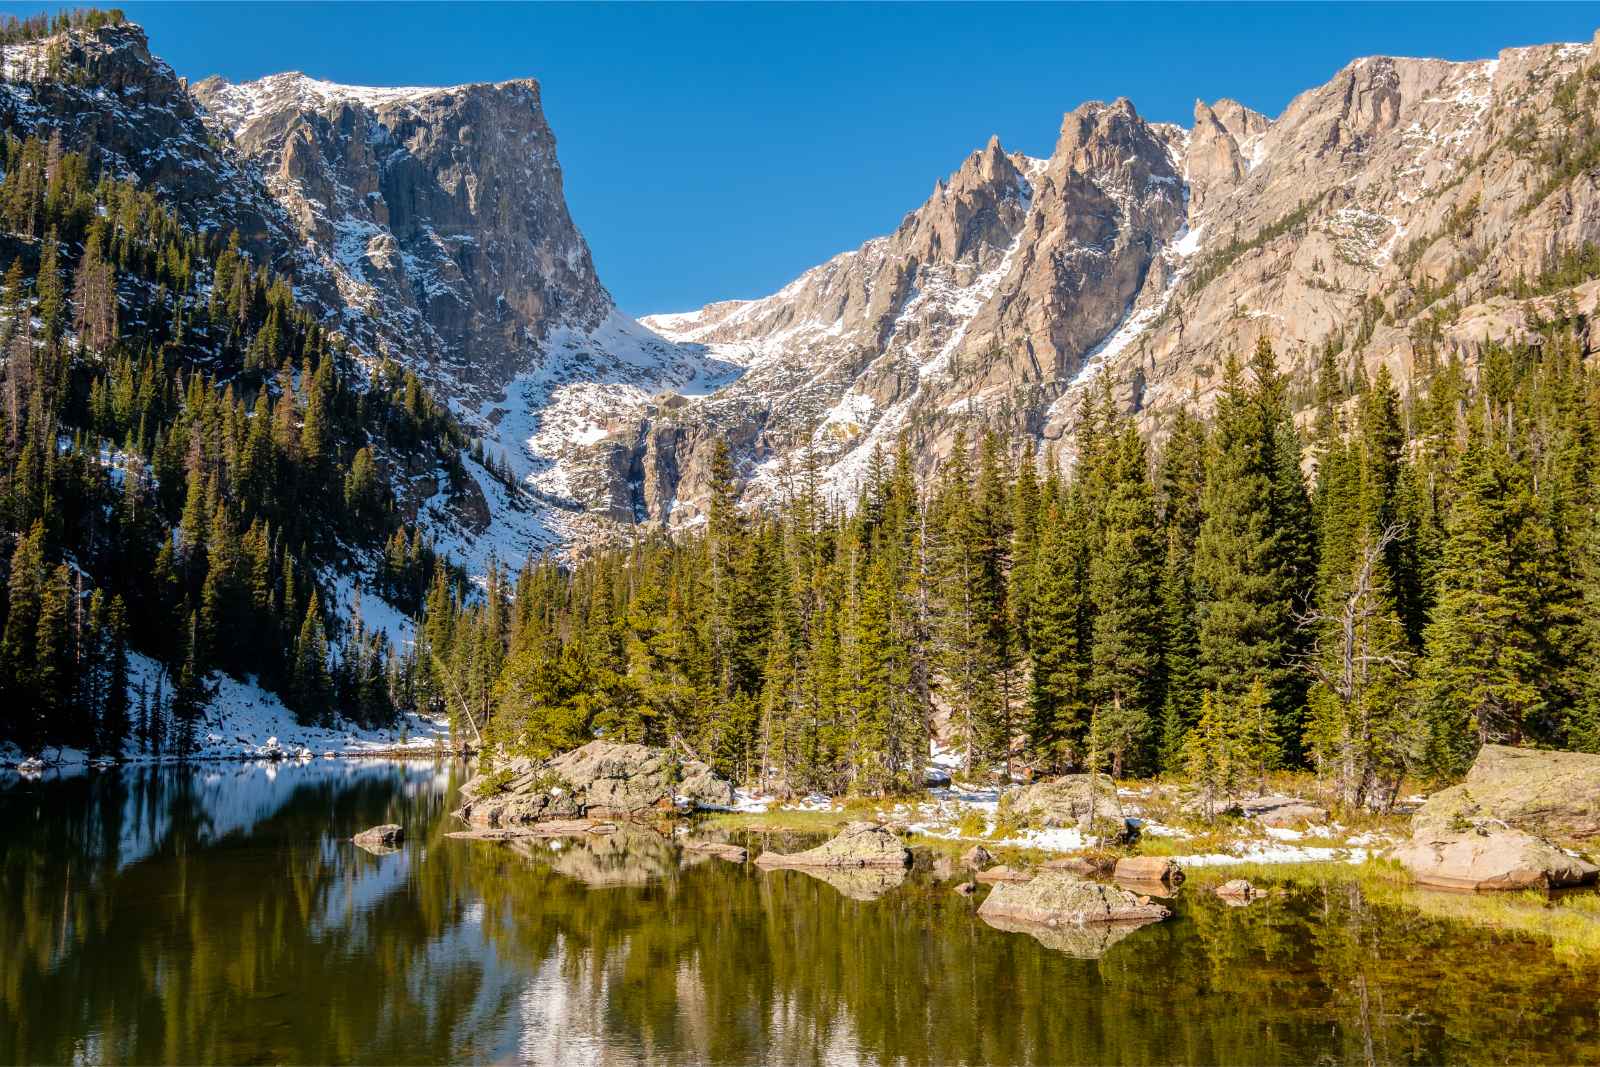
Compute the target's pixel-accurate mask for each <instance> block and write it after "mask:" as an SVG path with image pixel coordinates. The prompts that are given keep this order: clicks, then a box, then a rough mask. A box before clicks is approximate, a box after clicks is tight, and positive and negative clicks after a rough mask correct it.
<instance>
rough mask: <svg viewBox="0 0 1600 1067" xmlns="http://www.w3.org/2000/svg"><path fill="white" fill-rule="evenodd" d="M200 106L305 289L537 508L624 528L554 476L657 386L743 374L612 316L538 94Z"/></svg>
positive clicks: (217, 88)
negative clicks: (272, 214) (424, 385)
mask: <svg viewBox="0 0 1600 1067" xmlns="http://www.w3.org/2000/svg"><path fill="white" fill-rule="evenodd" d="M191 92H192V94H193V96H194V97H195V99H196V100H197V101H198V102H199V104H200V106H201V112H200V113H201V115H202V117H203V118H204V121H205V123H206V124H207V127H208V128H209V129H210V130H211V132H212V133H213V134H214V135H215V136H216V137H217V138H219V139H223V140H225V141H227V142H228V143H230V144H231V145H232V146H233V148H234V149H235V151H236V152H237V153H238V155H239V156H240V157H241V159H242V160H243V165H244V166H245V167H246V168H247V169H249V170H250V171H251V173H252V174H253V175H255V176H257V177H258V178H259V181H260V184H261V185H262V187H263V188H264V189H265V190H266V191H267V192H268V193H269V194H270V196H271V197H272V198H273V200H274V201H275V202H276V204H277V206H278V207H279V208H280V209H281V211H282V213H283V214H284V216H285V217H286V218H287V220H288V222H289V226H290V227H291V229H292V230H293V231H294V238H295V241H296V242H297V243H298V246H299V255H300V263H299V269H298V275H299V276H300V277H304V278H310V279H312V280H314V281H319V282H322V283H324V284H322V286H321V296H322V298H323V299H324V301H325V302H326V303H327V304H328V306H329V307H330V308H333V309H336V310H335V311H333V312H331V314H333V315H334V317H335V321H337V323H338V325H339V328H340V329H341V330H342V331H344V332H346V333H348V334H349V335H351V336H352V337H354V338H356V339H357V340H358V342H359V343H361V344H362V345H363V346H364V347H365V348H366V349H367V350H369V351H371V352H374V353H380V354H392V355H393V356H394V357H395V358H397V359H400V360H402V361H404V362H405V363H406V364H407V365H409V366H412V367H414V368H416V369H418V370H419V371H420V372H421V373H423V374H424V375H425V376H426V377H427V379H428V380H429V381H430V382H431V383H432V384H433V385H434V387H435V388H436V389H438V390H439V391H441V392H442V393H443V394H444V395H445V396H447V397H448V398H449V399H450V400H451V401H452V403H453V404H454V406H455V407H456V409H457V410H458V411H459V412H460V413H461V414H462V415H463V416H465V417H466V418H468V420H469V421H470V422H472V424H473V425H474V426H475V427H476V428H477V429H478V430H479V431H481V432H482V433H483V434H484V435H485V437H486V439H487V441H488V444H489V448H490V454H491V456H493V457H494V458H496V459H503V460H504V462H505V463H506V464H507V466H508V467H509V468H510V469H511V470H512V471H514V472H515V474H516V475H517V476H518V478H519V479H522V480H524V482H525V483H531V485H532V486H533V487H534V488H535V491H536V492H537V493H538V494H540V495H541V496H543V497H544V499H545V501H546V503H553V504H555V505H558V506H559V507H563V508H566V509H568V510H569V511H570V510H571V509H576V508H579V507H582V506H585V505H588V506H594V505H597V504H598V505H600V506H599V507H598V509H597V510H599V511H600V513H602V514H609V515H610V516H611V517H614V518H619V519H625V520H629V521H631V520H632V519H633V517H634V515H633V511H632V508H631V506H629V504H628V503H627V501H626V500H621V501H619V502H617V504H616V505H615V506H614V507H607V506H606V504H607V503H608V502H607V501H603V500H596V499H595V498H594V497H593V496H592V495H585V494H584V492H583V481H582V474H581V472H579V473H574V472H573V471H570V470H568V469H567V467H566V466H565V465H564V463H563V461H564V460H565V459H567V458H568V457H569V456H570V455H571V454H572V452H573V451H574V449H575V448H580V449H581V447H582V445H583V444H584V443H585V442H587V441H588V440H589V439H591V438H595V437H598V436H603V435H604V434H605V433H606V432H607V428H608V424H609V423H610V422H611V421H613V420H615V419H616V418H617V417H618V414H619V413H621V412H630V411H633V410H635V409H639V408H642V407H643V406H644V405H645V404H646V403H647V401H648V399H649V398H650V397H651V396H653V395H655V394H657V393H659V392H661V391H662V390H663V389H668V388H671V389H675V390H680V391H690V392H693V391H696V390H697V389H698V390H703V389H708V388H710V387H712V386H714V385H716V384H720V383H722V382H725V381H727V380H728V379H730V378H731V377H733V376H735V375H736V373H737V369H736V368H734V367H732V366H731V365H727V364H725V363H722V362H720V361H715V360H707V359H706V358H705V355H704V351H703V349H702V348H701V347H700V346H682V345H677V344H673V343H670V342H667V341H665V340H664V339H662V338H661V337H659V336H657V335H655V334H653V333H651V332H650V331H649V330H647V329H644V328H643V327H641V326H639V325H638V324H637V323H635V322H633V321H632V320H631V319H629V318H628V317H627V316H625V315H623V314H621V313H620V312H619V311H618V310H617V308H616V305H615V303H614V302H613V300H612V298H611V295H610V293H608V292H607V291H606V289H605V287H604V286H603V285H602V284H601V283H600V280H599V278H598V277H597V276H596V275H595V270H594V263H593V260H592V259H591V257H590V254H589V248H588V245H587V244H586V243H585V242H584V239H583V236H582V234H580V233H579V232H578V230H577V227H576V226H575V225H574V224H573V221H572V217H571V215H570V214H569V213H568V210H567V205H566V200H565V196H564V194H563V191H562V177H561V166H560V163H559V161H558V160H557V158H556V143H555V137H554V135H553V134H552V132H551V130H550V126H549V124H548V123H547V122H546V121H545V118H544V113H543V110H542V108H541V106H540V101H539V84H538V82H536V81H534V80H533V79H531V78H528V79H519V80H515V81H508V82H500V83H497V84H492V85H491V84H480V85H464V86H455V87H450V88H401V89H383V88H369V87H361V86H348V85H335V84H332V83H329V82H325V81H318V80H316V79H313V78H309V77H307V76H305V75H304V74H299V73H289V74H277V75H273V76H271V77H268V78H263V79H261V80H259V81H255V82H247V83H241V84H233V83H229V82H226V81H224V80H222V79H220V78H216V77H212V78H207V79H205V80H203V81H200V82H198V83H196V84H195V85H194V86H193V87H192V89H191ZM626 476H627V472H621V473H620V475H619V477H622V478H626ZM490 510H491V515H492V513H493V511H494V509H492V508H491V509H490ZM569 520H570V515H569V514H565V513H563V512H562V511H559V510H558V511H555V512H554V513H552V514H551V515H550V516H549V521H550V522H551V523H552V524H553V525H555V526H557V527H561V526H564V525H565V523H566V522H567V521H569ZM489 539H490V540H495V538H493V537H492V536H491V537H490V538H489ZM509 547H511V548H513V549H518V548H521V549H524V550H525V548H526V547H527V546H526V545H524V544H522V543H520V542H516V543H513V544H512V545H511V546H509ZM515 554H520V552H517V553H515Z"/></svg>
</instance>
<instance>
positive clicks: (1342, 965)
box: [0, 759, 1600, 1065]
mask: <svg viewBox="0 0 1600 1067" xmlns="http://www.w3.org/2000/svg"><path fill="white" fill-rule="evenodd" d="M466 777H467V770H466V768H465V767H464V766H462V765H461V764H458V763H453V762H448V761H446V762H426V761H383V760H364V761H362V760H343V759H340V760H315V761H310V762H304V763H295V762H287V763H200V764H193V765H188V766H165V767H156V766H148V765H146V766H139V765H130V766H121V767H114V768H110V769H106V770H99V771H89V772H86V773H78V774H76V775H71V776H53V775H46V776H45V777H43V778H39V779H24V778H20V777H17V776H14V775H13V776H7V777H4V778H0V946H3V954H0V1062H4V1063H76V1062H82V1063H225V1064H233V1063H460V1062H496V1063H498V1062H531V1063H551V1064H562V1065H576V1064H584V1063H669V1064H677V1063H684V1064H699V1063H737V1064H746V1063H798V1064H821V1063H858V1062H860V1063H905V1064H969V1063H971V1064H977V1063H1045V1064H1068V1063H1097V1064H1098V1063H1129V1064H1142V1063H1173V1062H1185V1063H1236V1064H1282V1063H1443V1062H1451V1063H1504V1062H1512V1063H1540V1062H1546V1063H1585V1062H1587V1063H1593V1062H1596V1061H1597V1060H1600V957H1596V956H1593V955H1585V954H1577V955H1574V954H1571V953H1563V952H1561V951H1558V950H1557V949H1556V948H1555V947H1553V945H1552V943H1551V941H1550V940H1549V939H1547V938H1544V937H1541V936H1539V935H1537V934H1533V933H1527V932H1513V931H1510V930H1507V929H1504V928H1498V929H1497V928H1491V927H1486V926H1483V925H1481V924H1472V923H1468V922H1463V921H1460V919H1459V918H1457V917H1456V916H1454V915H1453V914H1452V907H1453V906H1454V898H1452V897H1451V896H1450V895H1448V894H1419V893H1417V892H1415V891H1410V892H1407V891H1403V890H1400V889H1397V888H1395V887H1392V886H1389V885H1387V884H1385V883H1382V882H1379V881H1374V880H1373V879H1372V878H1370V877H1364V876H1363V875H1362V874H1361V873H1359V872H1358V871H1357V870H1356V869H1354V868H1349V867H1343V868H1340V867H1336V866H1327V867H1322V866H1318V867H1315V868H1311V867H1307V868H1305V869H1301V870H1294V871H1290V870H1287V869H1281V870H1277V871H1275V870H1274V869H1264V870H1259V871H1257V870H1252V872H1251V877H1252V878H1254V879H1256V880H1257V882H1258V884H1261V885H1263V886H1265V887H1267V888H1268V889H1270V890H1272V893H1271V895H1269V896H1268V897H1266V898H1265V899H1262V900H1258V901H1256V902H1254V903H1251V904H1250V905H1248V906H1245V907H1233V906H1230V905H1228V904H1227V903H1224V902H1223V901H1222V900H1220V899H1219V898H1217V897H1216V896H1215V895H1214V894H1213V893H1211V892H1210V891H1209V888H1207V886H1208V884H1212V883H1207V882H1206V880H1205V878H1204V877H1200V876H1197V877H1192V878H1191V879H1190V881H1189V883H1187V884H1186V885H1185V886H1184V887H1183V888H1182V889H1180V890H1179V891H1178V892H1177V893H1176V895H1175V897H1174V898H1173V899H1172V900H1171V901H1169V902H1168V903H1169V906H1171V907H1172V909H1173V912H1174V914H1173V916H1172V918H1170V919H1168V920H1166V921H1164V922H1159V923H1156V924H1153V925H1150V926H1146V927H1142V928H1139V929H1136V930H1131V931H1122V932H1119V933H1118V934H1116V935H1115V936H1100V935H1095V936H1079V935H1078V932H1076V931H1059V932H1052V933H1055V934H1056V935H1057V936H1047V935H1046V934H1041V935H1040V936H1032V935H1030V934H1029V933H1027V932H1014V931H1007V930H1002V929H997V928H994V927H992V926H990V925H989V924H988V923H986V922H985V921H984V920H983V919H982V918H980V917H979V916H978V914H977V902H978V901H980V900H982V898H983V891H980V892H979V893H978V894H976V895H972V896H964V895H961V894H958V893H956V892H954V891H953V887H954V885H955V884H956V882H955V881H954V880H952V877H951V874H950V872H949V870H948V864H939V863H935V862H932V857H933V854H932V853H931V852H930V851H929V850H926V849H918V851H917V856H918V859H917V862H916V864H915V865H914V866H913V867H912V869H911V870H910V871H908V872H907V873H906V874H905V875H904V877H903V878H902V877H900V875H899V872H892V873H889V874H885V873H883V872H846V873H844V874H841V875H829V876H827V877H818V876H817V875H816V874H813V873H810V872H806V871H799V870H775V871H770V872H763V871H761V870H759V869H757V868H756V867H755V865H754V864H734V863H730V862H726V861H724V860H722V859H718V858H713V857H710V856H707V855H705V854H701V853H693V852H687V851H685V850H683V849H682V848H681V847H680V843H681V841H682V840H684V839H685V837H686V836H688V835H701V834H707V835H730V834H731V836H732V837H733V839H734V840H736V841H737V842H739V843H742V844H746V845H748V846H750V848H751V852H752V853H755V852H758V851H760V850H761V849H762V848H766V847H772V848H778V849H781V850H786V851H787V850H790V849H795V848H802V847H806V846H809V845H811V844H814V843H816V841H817V840H819V839H820V838H819V837H817V835H814V834H813V835H806V834H800V833H794V832H771V833H763V832H760V831H753V830H750V829H737V830H731V831H730V830H728V829H727V828H726V827H722V826H719V825H718V824H717V822H716V820H715V819H714V818H712V819H702V820H699V821H697V822H696V823H693V824H691V827H690V829H689V830H688V832H687V834H685V833H683V832H679V833H677V834H674V833H672V832H671V828H670V827H669V828H668V832H667V833H665V834H664V833H661V832H658V831H657V830H656V829H654V828H649V827H639V828H631V827H628V826H626V825H622V826H619V828H618V830H617V832H615V833H611V834H606V835H585V836H582V837H577V838H565V839H539V838H523V839H518V840H514V841H501V842H496V841H474V840H462V839H458V838H451V837H448V836H446V835H447V834H448V833H449V832H450V831H453V830H458V829H460V828H461V827H460V824H459V822H458V821H457V820H456V819H455V818H454V817H453V816H452V815H451V814H450V812H451V811H452V810H453V808H454V807H456V791H457V788H458V786H459V783H460V782H461V781H463V780H465V778H466ZM386 822H395V823H400V824H402V825H403V826H404V827H405V828H406V831H407V836H406V839H405V841H404V843H403V845H402V846H401V847H400V848H399V849H398V850H396V851H393V852H390V853H387V854H372V853H369V852H367V851H363V850H362V849H360V848H358V847H356V846H355V845H353V844H352V843H351V841H350V837H351V835H352V834H354V833H356V832H357V831H359V830H362V829H365V828H366V827H368V826H372V825H374V824H378V823H386ZM1196 873H1197V875H1198V874H1199V873H1200V872H1196ZM1229 873H1232V872H1229ZM941 874H942V875H943V877H941ZM1280 875H1281V877H1280ZM957 877H960V876H957ZM1596 921H1597V922H1600V912H1597V913H1596Z"/></svg>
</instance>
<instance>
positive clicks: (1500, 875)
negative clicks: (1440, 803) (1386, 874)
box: [1393, 826, 1600, 889]
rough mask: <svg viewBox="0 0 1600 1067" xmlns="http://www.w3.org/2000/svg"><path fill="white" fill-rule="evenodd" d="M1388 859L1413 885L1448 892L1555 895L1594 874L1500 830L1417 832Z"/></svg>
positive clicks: (1543, 845)
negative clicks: (1504, 891) (1554, 891)
mask: <svg viewBox="0 0 1600 1067" xmlns="http://www.w3.org/2000/svg"><path fill="white" fill-rule="evenodd" d="M1393 855H1394V858H1395V859H1396V860H1398V861H1399V862H1400V865H1401V866H1403V867H1404V868H1405V869H1406V870H1408V871H1410V872H1411V876H1412V877H1413V878H1415V879H1416V880H1417V881H1418V882H1420V883H1422V884H1423V885H1432V886H1441V887H1444V888H1448V889H1556V888H1560V887H1562V886H1573V885H1587V884H1589V883H1591V882H1593V881H1595V878H1596V876H1597V874H1600V868H1597V867H1595V865H1594V864H1592V863H1587V862H1585V861H1584V860H1581V859H1579V858H1578V857H1576V856H1572V855H1569V854H1568V853H1566V852H1565V851H1563V850H1562V849H1560V848H1557V847H1556V846H1555V845H1552V844H1551V843H1550V842H1548V841H1545V840H1543V839H1541V838H1538V837H1535V836H1533V835H1532V834H1526V833H1523V832H1522V831H1521V830H1512V829H1509V828H1507V827H1503V826H1502V827H1499V828H1495V827H1492V826H1478V827H1473V828H1469V829H1466V830H1454V831H1453V830H1439V831H1430V830H1427V829H1419V830H1417V831H1415V832H1414V833H1413V834H1412V837H1411V840H1410V841H1408V842H1406V843H1405V844H1404V845H1401V846H1400V847H1399V848H1397V849H1395V851H1394V853H1393Z"/></svg>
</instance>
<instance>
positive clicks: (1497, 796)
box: [1411, 745, 1600, 841]
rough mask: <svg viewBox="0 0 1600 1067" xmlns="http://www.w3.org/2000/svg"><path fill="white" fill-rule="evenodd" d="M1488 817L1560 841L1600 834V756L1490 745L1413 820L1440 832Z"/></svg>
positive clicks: (1420, 827)
mask: <svg viewBox="0 0 1600 1067" xmlns="http://www.w3.org/2000/svg"><path fill="white" fill-rule="evenodd" d="M1486 819H1488V820H1495V821H1498V822H1501V823H1504V824H1506V825H1507V826H1509V827H1511V828H1512V829H1516V830H1521V831H1523V832H1525V833H1530V834H1536V835H1538V836H1540V837H1547V838H1554V839H1556V840H1566V841H1587V840H1590V839H1593V838H1600V755H1590V754H1588V753H1584V752H1544V751H1536V750H1534V749H1527V748H1511V747H1508V746H1506V745H1485V746H1483V749H1482V750H1481V751H1479V753H1478V758H1477V759H1476V760H1474V761H1473V764H1472V769H1471V770H1470V771H1468V772H1467V777H1466V779H1465V780H1463V781H1462V782H1461V783H1460V784H1459V785H1454V786H1451V787H1450V788H1449V789H1442V790H1440V791H1439V792H1437V793H1435V794H1433V795H1432V796H1431V797H1429V798H1428V799H1427V801H1426V802H1425V803H1424V804H1423V805H1422V807H1421V808H1419V809H1418V810H1417V813H1416V815H1415V816H1414V817H1413V818H1412V821H1411V824H1412V827H1413V829H1414V830H1417V831H1426V832H1428V833H1434V834H1438V833H1449V832H1456V831H1460V830H1463V829H1465V828H1467V827H1468V826H1471V825H1473V824H1475V823H1477V822H1480V821H1482V820H1486Z"/></svg>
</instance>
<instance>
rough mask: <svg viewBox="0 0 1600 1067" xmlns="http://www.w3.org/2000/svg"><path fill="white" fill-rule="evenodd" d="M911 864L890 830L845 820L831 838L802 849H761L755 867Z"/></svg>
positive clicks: (909, 857)
mask: <svg viewBox="0 0 1600 1067" xmlns="http://www.w3.org/2000/svg"><path fill="white" fill-rule="evenodd" d="M910 865H911V850H910V849H909V848H906V846H905V844H904V843H903V842H902V841H901V840H900V839H899V838H898V837H896V836H895V835H894V834H892V833H890V832H889V831H888V830H886V829H884V828H883V827H882V826H879V825H878V824H877V823H871V822H853V823H848V824H846V826H845V828H844V829H843V830H841V831H839V834H838V836H836V837H835V838H834V839H833V840H831V841H828V842H826V843H824V844H821V845H818V846H817V847H816V848H811V849H807V850H806V851H804V852H795V853H792V854H790V855H784V854H782V853H779V852H763V853H762V854H761V855H760V856H758V857H757V858H756V866H758V867H798V868H809V867H819V868H820V867H900V868H905V867H909V866H910Z"/></svg>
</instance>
